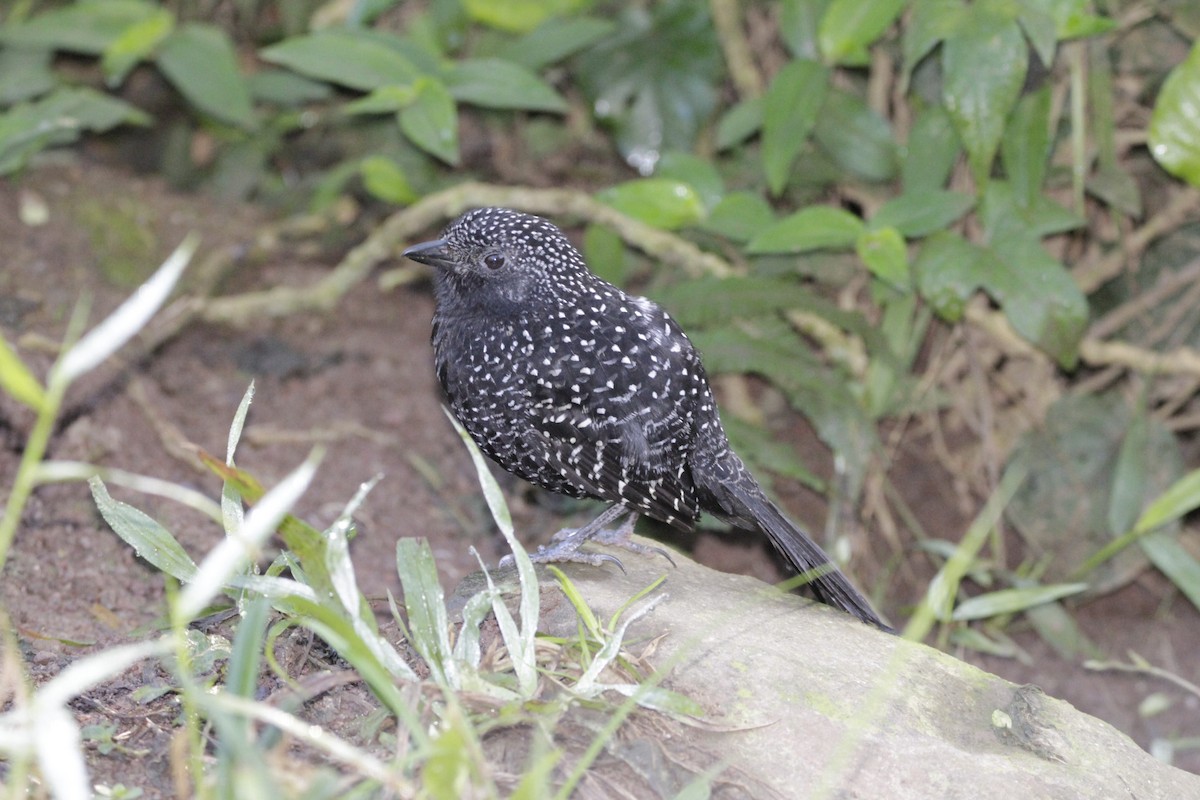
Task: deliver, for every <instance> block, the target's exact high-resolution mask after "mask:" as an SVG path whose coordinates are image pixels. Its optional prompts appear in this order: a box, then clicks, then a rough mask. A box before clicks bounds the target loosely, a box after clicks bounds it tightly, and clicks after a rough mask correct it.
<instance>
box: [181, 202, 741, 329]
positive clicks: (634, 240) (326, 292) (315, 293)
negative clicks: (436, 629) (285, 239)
mask: <svg viewBox="0 0 1200 800" xmlns="http://www.w3.org/2000/svg"><path fill="white" fill-rule="evenodd" d="M480 206H506V207H508V208H515V209H518V210H520V211H526V212H529V213H532V214H549V215H555V216H565V217H569V218H571V219H575V220H581V221H586V222H591V223H596V224H600V225H606V226H608V227H610V228H612V229H613V230H614V231H616V233H617V234H618V235H619V236H620V237H621V238H622V239H623V240H625V241H626V242H627V243H628V244H630V245H633V246H634V247H637V248H638V249H640V250H642V251H644V252H645V253H646V254H647V255H649V256H652V257H654V258H656V259H658V260H659V261H661V262H663V263H664V264H666V265H668V266H672V267H676V268H678V269H681V270H683V271H684V272H686V273H687V274H688V275H691V276H700V275H715V276H718V277H725V276H727V275H731V274H733V267H731V266H730V265H729V262H727V261H725V260H724V259H722V258H720V257H718V256H715V255H712V254H711V253H705V252H704V251H703V250H701V249H700V248H698V247H697V246H696V245H694V244H692V243H691V242H689V241H687V240H685V239H681V238H680V237H678V236H675V235H674V234H671V233H668V232H666V231H661V230H659V229H657V228H653V227H651V226H649V225H647V224H645V223H643V222H639V221H637V220H635V219H632V218H631V217H627V216H625V215H624V214H622V213H620V212H619V211H617V210H615V209H613V208H611V207H610V206H606V205H604V204H603V203H601V202H600V201H598V200H596V199H594V198H593V197H592V196H591V195H589V194H587V193H585V192H580V191H575V190H571V189H531V188H526V187H508V186H494V185H490V184H485V183H464V184H460V185H458V186H455V187H453V188H451V189H446V190H445V191H441V192H438V193H436V194H431V195H429V196H427V197H425V198H424V199H423V200H421V201H420V202H418V203H415V204H413V205H411V206H409V207H408V208H406V209H404V210H402V211H398V212H396V213H395V214H393V215H392V216H391V217H389V218H388V219H387V220H386V221H385V222H384V223H383V224H382V225H380V226H379V227H378V228H377V229H376V230H375V231H374V232H373V233H372V234H371V235H370V236H369V237H367V239H366V241H364V242H363V243H362V244H360V245H359V246H358V247H356V248H354V249H353V250H351V251H350V252H349V253H347V254H346V257H345V258H343V259H342V262H341V263H340V264H338V266H337V267H335V268H334V270H333V271H332V272H330V273H328V274H327V275H326V276H325V277H324V278H322V279H321V280H319V281H317V282H316V283H313V284H311V285H309V286H302V287H291V286H277V287H275V288H273V289H267V290H265V291H261V292H249V293H246V294H240V295H235V296H232V297H221V298H216V299H214V300H210V301H208V302H207V303H205V304H204V307H203V309H202V310H201V312H200V316H201V317H202V318H203V319H204V320H206V321H208V322H220V323H226V324H231V325H240V324H245V323H247V322H250V321H251V320H255V319H261V318H263V317H279V316H287V315H289V314H295V313H297V312H300V311H328V310H330V309H332V308H333V307H334V306H335V305H337V302H338V301H339V300H340V299H341V297H342V295H344V294H346V292H348V291H349V290H350V289H351V288H353V287H354V286H355V285H357V284H358V283H360V282H361V281H362V280H364V279H365V278H366V277H367V275H369V274H370V272H371V270H372V269H374V267H375V266H376V265H377V264H379V263H381V262H383V261H385V260H387V259H389V258H392V257H394V255H395V251H396V250H397V249H398V248H399V247H400V246H401V245H402V244H405V243H407V242H408V241H410V240H411V239H412V238H413V237H414V236H416V235H417V234H418V233H420V232H422V231H426V230H429V229H430V228H434V227H437V226H438V225H440V224H441V223H442V222H444V221H446V220H449V219H453V218H454V217H457V216H458V215H459V214H462V213H463V212H464V211H466V210H468V209H470V208H477V207H480Z"/></svg>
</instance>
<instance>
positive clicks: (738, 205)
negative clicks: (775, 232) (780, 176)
mask: <svg viewBox="0 0 1200 800" xmlns="http://www.w3.org/2000/svg"><path fill="white" fill-rule="evenodd" d="M774 222H775V212H774V211H772V210H771V204H770V203H768V202H767V201H766V200H764V199H763V197H762V195H760V194H758V193H757V192H730V193H729V194H727V195H725V197H723V198H722V199H721V202H719V203H717V205H716V206H714V207H713V209H712V211H710V212H708V218H707V219H706V220H704V222H703V223H701V225H700V227H701V228H703V229H704V230H706V231H709V232H710V233H715V234H717V235H718V236H724V237H725V238H726V239H732V240H733V241H735V242H747V241H749V240H751V239H753V238H754V237H755V236H757V235H758V234H760V233H762V232H763V231H764V230H766V229H767V228H768V227H770V226H771V225H772V224H773V223H774Z"/></svg>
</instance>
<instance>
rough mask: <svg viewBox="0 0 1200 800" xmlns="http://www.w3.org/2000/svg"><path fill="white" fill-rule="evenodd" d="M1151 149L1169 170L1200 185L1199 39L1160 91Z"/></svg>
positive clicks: (1151, 135) (1194, 184)
mask: <svg viewBox="0 0 1200 800" xmlns="http://www.w3.org/2000/svg"><path fill="white" fill-rule="evenodd" d="M1150 152H1151V154H1153V156H1154V159H1155V160H1156V161H1157V162H1158V163H1159V164H1160V165H1162V168H1163V169H1165V170H1166V171H1167V172H1169V173H1171V174H1172V175H1174V176H1175V177H1177V178H1181V179H1183V180H1185V181H1187V182H1188V183H1190V184H1192V185H1193V186H1200V42H1196V44H1194V45H1193V46H1192V50H1191V52H1190V53H1189V54H1188V57H1187V60H1186V61H1184V62H1183V63H1182V64H1180V65H1179V66H1177V67H1175V69H1173V70H1171V72H1170V74H1169V75H1167V79H1166V81H1164V82H1163V86H1162V90H1161V91H1160V92H1159V93H1158V99H1157V100H1156V101H1155V103H1154V113H1153V114H1151V116H1150Z"/></svg>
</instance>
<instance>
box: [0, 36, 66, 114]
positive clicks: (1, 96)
mask: <svg viewBox="0 0 1200 800" xmlns="http://www.w3.org/2000/svg"><path fill="white" fill-rule="evenodd" d="M52 55H53V53H52V52H51V51H50V50H49V49H45V50H36V49H25V48H22V47H0V108H3V107H7V106H11V105H14V104H15V103H19V102H21V101H22V100H32V99H33V98H35V97H38V96H40V95H43V94H45V93H46V92H48V91H50V90H51V89H53V88H54V87H55V86H57V85H58V77H57V76H56V75H55V74H54V71H53V70H51V69H50V59H51V56H52Z"/></svg>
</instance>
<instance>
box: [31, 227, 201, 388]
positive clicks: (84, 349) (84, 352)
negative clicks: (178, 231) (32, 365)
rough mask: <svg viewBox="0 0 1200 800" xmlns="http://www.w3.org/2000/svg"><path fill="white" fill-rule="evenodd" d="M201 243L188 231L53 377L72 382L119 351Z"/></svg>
mask: <svg viewBox="0 0 1200 800" xmlns="http://www.w3.org/2000/svg"><path fill="white" fill-rule="evenodd" d="M199 244H200V239H199V237H197V236H196V235H194V234H189V235H188V236H187V237H186V238H185V239H184V240H183V242H182V243H181V244H180V245H179V247H176V248H175V252H173V253H171V255H170V256H168V257H167V260H166V261H164V262H163V264H162V266H161V267H159V268H158V271H157V272H155V273H154V274H153V275H151V276H150V279H149V280H148V281H146V282H145V283H143V284H142V285H141V286H139V287H138V289H137V291H136V292H134V293H133V295H132V296H131V297H130V298H129V299H128V300H126V301H125V302H124V303H122V304H121V305H120V306H118V307H117V310H116V311H114V312H113V313H111V314H109V315H108V317H107V318H105V320H104V321H103V322H101V323H100V324H99V325H97V326H96V327H95V328H92V329H91V330H90V331H88V332H87V333H86V334H84V336H83V338H82V339H80V340H79V341H78V342H76V343H75V345H74V346H73V347H72V348H71V349H70V350H68V351H67V353H66V355H64V356H63V358H62V360H61V361H60V362H59V363H58V364H57V365H56V366H55V368H54V372H53V374H52V376H51V380H52V381H57V382H60V383H62V384H68V383H71V382H72V381H74V380H75V379H76V378H79V377H80V376H81V375H84V374H85V373H87V372H90V371H91V370H92V369H94V368H95V367H97V366H98V365H99V364H100V363H101V362H102V361H104V359H106V358H108V357H109V356H111V355H112V354H113V353H115V352H117V351H118V350H120V349H121V347H123V346H124V345H125V343H126V342H128V341H129V340H130V339H131V338H133V336H134V334H136V333H137V332H138V331H140V330H141V329H142V328H143V327H144V326H145V325H146V323H147V322H149V321H150V318H151V317H153V316H154V314H155V312H157V311H158V309H159V308H160V307H161V306H162V304H163V303H164V302H166V300H167V296H168V295H170V294H171V290H172V289H174V288H175V283H176V282H177V281H178V280H179V276H180V275H182V274H183V270H184V267H186V266H187V265H188V262H189V261H191V259H192V255H193V254H195V252H196V248H197V247H198V246H199Z"/></svg>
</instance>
